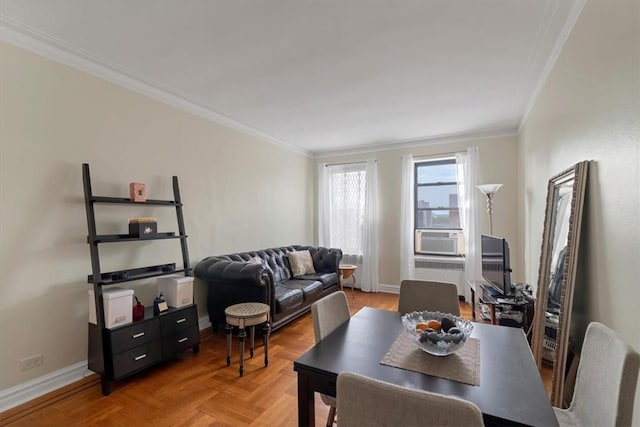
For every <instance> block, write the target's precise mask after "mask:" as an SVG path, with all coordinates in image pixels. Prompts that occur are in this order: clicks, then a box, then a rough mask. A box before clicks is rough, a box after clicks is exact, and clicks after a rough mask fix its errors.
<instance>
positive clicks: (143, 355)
mask: <svg viewBox="0 0 640 427" xmlns="http://www.w3.org/2000/svg"><path fill="white" fill-rule="evenodd" d="M145 357H147V355H146V354H141V355H140V356H138V357H136V358H134V359H133V360H135V361H136V362H137V361H138V360H142V359H144V358H145Z"/></svg>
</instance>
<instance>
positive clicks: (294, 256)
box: [288, 250, 316, 277]
mask: <svg viewBox="0 0 640 427" xmlns="http://www.w3.org/2000/svg"><path fill="white" fill-rule="evenodd" d="M288 257H289V266H290V267H291V275H292V276H293V277H299V276H303V275H305V274H313V273H315V272H316V270H315V269H314V268H313V260H312V259H311V254H310V253H309V251H308V250H307V251H293V252H289V254H288Z"/></svg>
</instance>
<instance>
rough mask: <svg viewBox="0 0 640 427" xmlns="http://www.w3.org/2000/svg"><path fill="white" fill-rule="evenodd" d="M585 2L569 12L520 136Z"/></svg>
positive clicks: (527, 109) (581, 0)
mask: <svg viewBox="0 0 640 427" xmlns="http://www.w3.org/2000/svg"><path fill="white" fill-rule="evenodd" d="M585 2H586V0H574V2H573V6H572V7H571V11H570V12H569V16H568V17H567V20H566V21H565V23H564V26H563V27H562V30H561V31H560V34H559V35H558V38H557V39H556V43H555V45H554V46H553V50H552V51H551V55H549V58H548V59H547V63H546V64H545V66H544V68H543V69H542V73H540V77H539V78H538V82H537V84H536V85H535V88H534V89H533V92H532V94H531V97H530V98H529V102H527V104H526V106H525V109H524V113H523V114H522V120H520V125H519V126H518V134H520V132H521V131H522V127H523V126H524V124H525V122H526V121H527V118H528V117H529V113H531V110H532V109H533V105H534V104H535V102H536V101H537V99H538V96H539V95H540V92H541V91H542V88H543V87H544V85H545V84H546V82H547V79H548V78H549V75H550V74H551V70H553V67H554V66H555V65H556V61H557V60H558V57H559V56H560V52H562V48H564V45H565V43H566V42H567V39H569V34H571V30H573V27H574V26H575V25H576V22H577V21H578V17H579V16H580V13H581V12H582V9H583V8H584V4H585Z"/></svg>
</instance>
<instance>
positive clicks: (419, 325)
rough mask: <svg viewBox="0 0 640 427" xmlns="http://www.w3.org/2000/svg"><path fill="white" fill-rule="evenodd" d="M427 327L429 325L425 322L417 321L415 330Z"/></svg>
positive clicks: (422, 329)
mask: <svg viewBox="0 0 640 427" xmlns="http://www.w3.org/2000/svg"><path fill="white" fill-rule="evenodd" d="M428 327H429V325H427V324H426V323H417V324H416V331H424V330H425V329H427V328H428Z"/></svg>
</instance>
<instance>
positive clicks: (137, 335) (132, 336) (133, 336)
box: [131, 332, 144, 338]
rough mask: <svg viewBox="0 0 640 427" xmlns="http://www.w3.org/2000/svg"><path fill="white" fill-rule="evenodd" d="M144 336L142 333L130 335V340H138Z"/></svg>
mask: <svg viewBox="0 0 640 427" xmlns="http://www.w3.org/2000/svg"><path fill="white" fill-rule="evenodd" d="M143 336H144V332H140V333H139V334H135V335H131V338H140V337H143Z"/></svg>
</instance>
